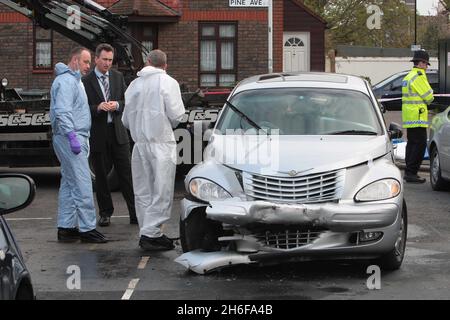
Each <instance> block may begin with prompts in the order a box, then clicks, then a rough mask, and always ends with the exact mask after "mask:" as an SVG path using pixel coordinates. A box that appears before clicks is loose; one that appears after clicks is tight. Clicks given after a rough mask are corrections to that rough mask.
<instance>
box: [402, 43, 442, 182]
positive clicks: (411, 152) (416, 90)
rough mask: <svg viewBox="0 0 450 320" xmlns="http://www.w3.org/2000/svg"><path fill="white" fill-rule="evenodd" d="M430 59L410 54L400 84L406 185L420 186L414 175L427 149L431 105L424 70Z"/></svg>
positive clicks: (421, 180)
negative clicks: (410, 63)
mask: <svg viewBox="0 0 450 320" xmlns="http://www.w3.org/2000/svg"><path fill="white" fill-rule="evenodd" d="M429 60H430V57H429V55H428V53H427V52H426V51H425V50H418V51H415V52H414V57H413V59H412V60H411V61H412V62H414V67H413V68H412V70H411V71H410V72H409V73H408V74H407V75H406V77H405V78H404V79H403V83H402V121H403V128H406V129H407V138H408V142H407V144H406V157H405V161H406V169H405V175H404V177H403V179H404V180H405V181H406V182H412V183H424V182H425V179H424V178H421V177H419V176H418V175H417V172H418V171H419V168H420V165H421V164H422V161H423V157H424V154H425V150H426V147H427V128H428V108H427V106H428V105H429V104H430V103H431V102H433V99H434V97H433V90H432V89H431V87H430V84H429V83H428V79H427V75H426V70H427V68H428V66H429V65H430V63H429Z"/></svg>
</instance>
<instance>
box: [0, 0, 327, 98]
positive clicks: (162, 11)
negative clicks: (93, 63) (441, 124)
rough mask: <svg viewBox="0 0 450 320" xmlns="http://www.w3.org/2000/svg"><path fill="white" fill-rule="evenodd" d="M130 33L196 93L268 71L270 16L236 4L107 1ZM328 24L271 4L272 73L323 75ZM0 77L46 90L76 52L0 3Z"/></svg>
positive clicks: (294, 1)
mask: <svg viewBox="0 0 450 320" xmlns="http://www.w3.org/2000/svg"><path fill="white" fill-rule="evenodd" d="M97 2H98V3H100V4H101V5H103V6H105V7H107V8H109V10H110V11H112V12H113V13H118V14H123V15H127V16H128V17H129V32H131V34H132V35H133V36H134V37H136V38H137V39H139V40H140V41H141V42H142V43H143V44H144V45H145V46H147V47H148V48H159V49H161V50H163V51H165V52H166V53H167V54H168V60H169V61H168V63H169V68H168V72H169V74H171V75H172V76H174V77H175V78H176V79H177V80H178V81H179V82H180V83H184V84H186V85H187V86H188V87H189V88H190V89H195V88H197V87H202V88H205V87H208V88H225V87H232V86H234V84H235V83H236V82H237V81H239V80H241V79H243V78H245V77H248V76H251V75H255V74H260V73H266V72H268V52H267V51H268V40H267V39H268V36H267V29H268V22H267V20H268V10H267V8H265V7H259V8H256V7H234V6H231V3H232V2H233V1H232V0H103V1H99V0H98V1H97ZM325 28H326V22H325V21H324V20H323V19H321V18H320V17H319V16H317V15H316V14H315V13H313V12H312V11H311V10H309V9H308V8H306V7H305V6H304V5H303V3H302V2H301V1H300V0H273V71H274V72H281V71H324V70H325V44H324V32H325ZM0 42H1V46H0V56H1V58H2V64H0V78H3V77H6V78H8V79H9V81H10V86H12V87H19V88H23V89H24V90H29V89H48V88H49V87H50V84H51V81H52V79H53V66H54V64H55V63H56V62H59V61H63V62H65V60H66V55H67V53H68V51H69V50H70V48H72V47H74V46H76V44H75V43H73V42H72V41H70V40H68V39H67V38H65V37H63V36H61V35H59V34H57V33H56V32H52V31H50V30H44V29H42V28H40V27H38V26H34V25H33V23H32V22H31V21H30V20H29V19H27V18H26V17H24V16H22V15H20V14H19V13H16V12H14V11H11V10H10V9H9V8H7V7H5V6H3V5H1V4H0Z"/></svg>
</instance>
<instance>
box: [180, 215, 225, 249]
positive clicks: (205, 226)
mask: <svg viewBox="0 0 450 320" xmlns="http://www.w3.org/2000/svg"><path fill="white" fill-rule="evenodd" d="M221 231H222V230H221V224H220V223H217V222H215V221H212V220H209V219H207V218H206V212H205V208H198V209H196V210H193V211H192V212H191V213H190V214H189V216H188V217H187V218H186V219H184V220H182V219H181V218H180V242H181V248H182V249H183V252H189V251H193V250H197V249H201V250H203V251H219V250H220V249H221V246H220V243H219V241H218V240H217V239H218V236H219V234H220V233H221Z"/></svg>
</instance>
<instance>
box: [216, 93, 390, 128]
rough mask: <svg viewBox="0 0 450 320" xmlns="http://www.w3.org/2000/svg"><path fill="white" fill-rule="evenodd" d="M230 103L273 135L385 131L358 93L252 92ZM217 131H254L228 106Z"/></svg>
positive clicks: (372, 108) (240, 94) (365, 100)
mask: <svg viewBox="0 0 450 320" xmlns="http://www.w3.org/2000/svg"><path fill="white" fill-rule="evenodd" d="M231 103H232V104H233V105H234V106H235V107H236V108H238V109H239V110H240V111H241V112H243V113H244V114H245V115H246V116H247V117H248V118H250V119H251V120H252V121H254V122H255V123H256V124H257V125H258V126H260V127H261V128H262V129H263V130H264V132H269V133H271V134H281V135H338V134H342V135H378V134H380V133H381V132H382V131H381V126H380V122H379V121H378V118H377V114H376V112H375V108H374V106H373V104H372V102H371V100H370V99H369V97H368V96H366V95H364V94H363V93H361V92H357V91H350V90H336V89H328V88H327V89H317V88H315V89H310V88H276V89H264V90H249V91H244V92H241V93H239V94H237V95H236V96H234V97H233V98H232V100H231ZM216 129H218V130H219V131H220V132H222V133H223V134H230V133H232V132H236V133H238V132H240V133H242V131H243V130H244V131H245V132H248V131H250V132H251V130H255V129H254V127H253V126H252V125H251V124H249V123H248V122H247V121H246V120H245V119H244V118H243V117H242V115H240V114H239V113H237V112H235V111H234V110H233V109H232V108H230V107H229V106H227V107H225V109H224V113H223V114H222V116H221V117H220V120H219V123H218V124H217V128H216ZM247 130H248V131H247ZM263 130H261V131H263Z"/></svg>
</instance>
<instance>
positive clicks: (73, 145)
mask: <svg viewBox="0 0 450 320" xmlns="http://www.w3.org/2000/svg"><path fill="white" fill-rule="evenodd" d="M67 138H69V143H70V150H72V152H73V153H75V154H79V153H80V152H81V144H80V141H78V139H77V135H76V133H75V131H72V132H69V133H68V134H67Z"/></svg>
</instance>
